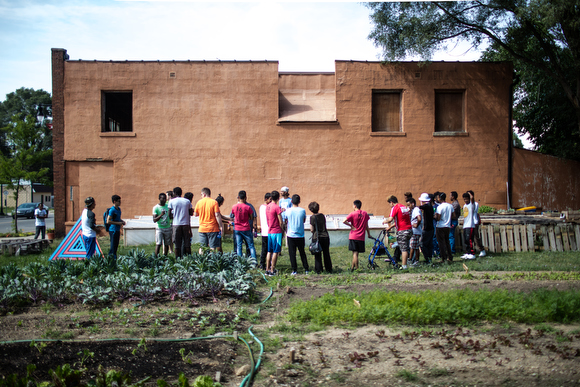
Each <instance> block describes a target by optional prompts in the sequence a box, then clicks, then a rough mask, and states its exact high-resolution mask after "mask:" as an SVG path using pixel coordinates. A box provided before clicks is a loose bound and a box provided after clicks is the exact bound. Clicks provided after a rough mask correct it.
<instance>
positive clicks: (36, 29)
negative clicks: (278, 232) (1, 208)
mask: <svg viewBox="0 0 580 387" xmlns="http://www.w3.org/2000/svg"><path fill="white" fill-rule="evenodd" d="M369 16H370V10H369V9H368V8H366V7H365V6H364V5H362V4H361V3H355V2H296V1H289V2H272V1H270V2H221V1H213V2H201V1H189V0H184V1H166V0H156V1H140V0H138V1H111V0H74V1H73V0H56V1H53V0H45V1H40V0H0V69H1V71H0V98H2V99H1V100H4V99H5V95H6V94H7V93H10V92H12V91H14V90H16V89H18V88H20V87H28V88H33V89H44V90H46V91H48V92H50V93H52V83H51V82H52V81H51V63H50V55H51V51H50V50H51V48H64V49H66V50H67V52H68V54H69V56H70V59H72V60H75V59H83V60H93V59H97V60H110V59H112V60H126V59H127V60H187V59H190V60H204V59H205V60H215V59H221V60H234V59H235V60H264V59H267V60H277V61H278V62H279V70H280V71H297V72H302V71H314V72H322V71H324V72H326V71H328V72H333V71H334V61H335V60H349V59H353V60H369V61H371V60H372V61H375V60H378V59H380V58H379V54H380V50H379V49H378V48H376V47H375V46H374V45H373V43H372V42H371V41H370V40H369V39H368V38H367V36H368V34H369V33H370V31H371V28H372V25H371V22H370V17H369ZM454 51H456V52H445V53H440V54H438V55H437V56H436V57H435V58H434V59H436V60H451V61H458V60H460V61H469V60H475V59H477V58H478V57H479V53H477V52H469V53H468V54H467V55H463V54H464V51H465V49H456V50H454Z"/></svg>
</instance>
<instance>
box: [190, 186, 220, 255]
mask: <svg viewBox="0 0 580 387" xmlns="http://www.w3.org/2000/svg"><path fill="white" fill-rule="evenodd" d="M194 215H195V216H199V242H200V244H201V246H202V247H204V246H206V247H209V248H210V249H211V250H216V249H218V251H219V249H220V248H221V237H222V235H224V225H223V222H222V216H221V213H220V208H219V205H218V203H217V201H216V200H215V199H212V198H211V190H210V189H209V188H207V187H205V188H203V189H202V190H201V200H200V201H198V202H197V203H196V204H195V211H194ZM202 247H200V249H199V253H200V254H202V253H203V248H202Z"/></svg>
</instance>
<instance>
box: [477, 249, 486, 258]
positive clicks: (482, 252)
mask: <svg viewBox="0 0 580 387" xmlns="http://www.w3.org/2000/svg"><path fill="white" fill-rule="evenodd" d="M486 255H487V254H486V253H485V250H481V251H480V252H479V256H480V257H485V256H486Z"/></svg>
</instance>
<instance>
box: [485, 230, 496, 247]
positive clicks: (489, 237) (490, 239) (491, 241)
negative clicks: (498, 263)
mask: <svg viewBox="0 0 580 387" xmlns="http://www.w3.org/2000/svg"><path fill="white" fill-rule="evenodd" d="M486 227H487V243H489V244H488V249H487V250H488V251H490V252H495V239H494V237H493V229H494V227H493V224H490V225H487V226H486Z"/></svg>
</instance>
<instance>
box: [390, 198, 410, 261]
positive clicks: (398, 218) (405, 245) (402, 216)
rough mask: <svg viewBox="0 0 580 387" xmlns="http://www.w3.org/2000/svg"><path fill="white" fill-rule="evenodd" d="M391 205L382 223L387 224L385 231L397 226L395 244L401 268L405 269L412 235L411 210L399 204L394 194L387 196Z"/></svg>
mask: <svg viewBox="0 0 580 387" xmlns="http://www.w3.org/2000/svg"><path fill="white" fill-rule="evenodd" d="M387 202H388V203H389V204H390V205H391V214H390V215H389V217H388V218H387V219H385V220H384V221H383V224H389V226H388V227H387V229H386V230H387V232H388V231H389V230H390V229H392V228H393V227H395V226H396V227H397V244H398V245H399V249H401V260H402V265H401V269H402V270H406V269H407V258H408V257H409V242H410V241H411V236H413V230H412V229H413V226H411V212H410V211H409V209H408V208H407V207H406V206H404V205H402V204H400V203H399V200H398V199H397V197H396V196H394V195H391V196H389V197H388V198H387Z"/></svg>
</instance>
